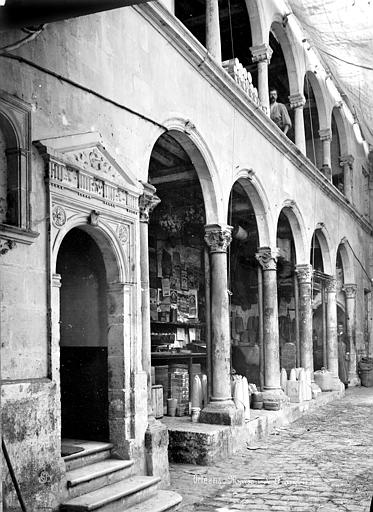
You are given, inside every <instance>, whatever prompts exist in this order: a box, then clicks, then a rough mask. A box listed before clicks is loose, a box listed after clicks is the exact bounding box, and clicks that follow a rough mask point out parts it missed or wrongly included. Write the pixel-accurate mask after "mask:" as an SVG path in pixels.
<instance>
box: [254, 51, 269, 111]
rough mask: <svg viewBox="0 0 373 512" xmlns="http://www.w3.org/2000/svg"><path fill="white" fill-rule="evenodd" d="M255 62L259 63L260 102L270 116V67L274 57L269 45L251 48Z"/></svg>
mask: <svg viewBox="0 0 373 512" xmlns="http://www.w3.org/2000/svg"><path fill="white" fill-rule="evenodd" d="M250 51H251V54H252V56H253V58H252V60H253V62H257V63H258V94H259V100H260V103H261V104H262V106H263V107H264V109H265V112H266V114H267V115H268V116H269V113H270V109H269V93H268V66H269V63H270V61H271V57H272V49H271V48H270V46H269V45H267V44H265V43H264V44H261V45H258V46H252V47H251V48H250Z"/></svg>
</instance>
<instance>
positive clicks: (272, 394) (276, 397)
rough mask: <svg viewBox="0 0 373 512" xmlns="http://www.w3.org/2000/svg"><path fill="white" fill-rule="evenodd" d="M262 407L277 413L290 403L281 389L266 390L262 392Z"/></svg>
mask: <svg viewBox="0 0 373 512" xmlns="http://www.w3.org/2000/svg"><path fill="white" fill-rule="evenodd" d="M262 397H263V407H264V409H266V410H267V411H279V410H280V409H282V408H283V406H284V405H286V404H288V403H290V398H289V397H288V396H287V395H286V394H285V393H284V392H283V390H282V389H281V388H274V389H266V387H264V390H263V391H262Z"/></svg>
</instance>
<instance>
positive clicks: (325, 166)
mask: <svg viewBox="0 0 373 512" xmlns="http://www.w3.org/2000/svg"><path fill="white" fill-rule="evenodd" d="M319 135H320V140H321V142H322V168H321V171H322V172H323V174H324V175H325V177H326V178H328V180H329V181H332V166H331V156H330V143H331V141H332V131H331V130H330V128H326V129H325V130H319Z"/></svg>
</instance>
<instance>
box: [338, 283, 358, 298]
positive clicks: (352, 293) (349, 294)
mask: <svg viewBox="0 0 373 512" xmlns="http://www.w3.org/2000/svg"><path fill="white" fill-rule="evenodd" d="M342 290H343V291H344V292H345V294H346V299H355V298H356V290H357V286H356V284H351V283H350V284H344V285H343V286H342Z"/></svg>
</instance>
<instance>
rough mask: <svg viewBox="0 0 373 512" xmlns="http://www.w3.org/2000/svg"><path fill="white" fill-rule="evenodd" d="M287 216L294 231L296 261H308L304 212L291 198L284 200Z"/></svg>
mask: <svg viewBox="0 0 373 512" xmlns="http://www.w3.org/2000/svg"><path fill="white" fill-rule="evenodd" d="M280 211H282V212H283V213H284V215H285V216H286V217H287V219H288V221H289V224H290V227H291V231H292V233H293V240H294V247H295V257H296V263H297V264H300V263H307V260H308V258H307V241H306V240H307V237H306V229H305V225H304V221H303V217H302V214H301V212H300V210H299V208H298V206H297V204H296V203H295V201H293V200H291V199H287V200H286V201H284V203H283V206H282V208H281V210H280Z"/></svg>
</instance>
